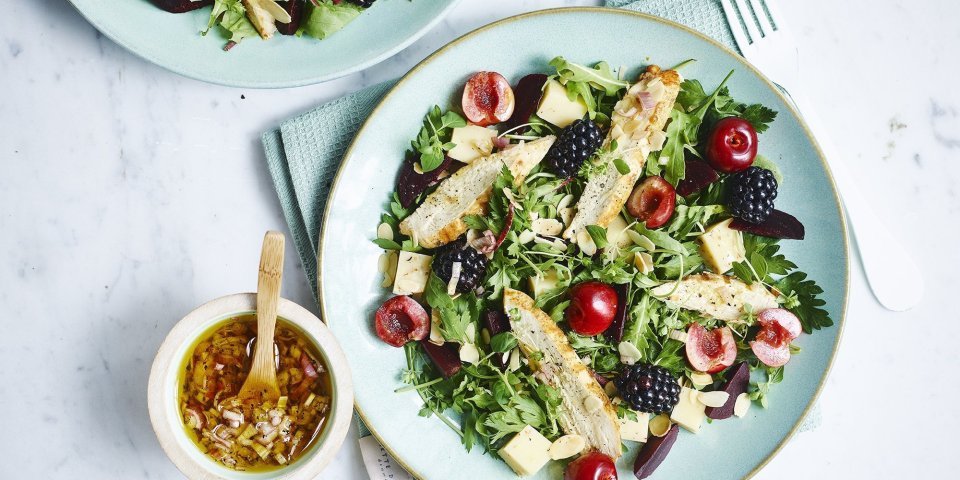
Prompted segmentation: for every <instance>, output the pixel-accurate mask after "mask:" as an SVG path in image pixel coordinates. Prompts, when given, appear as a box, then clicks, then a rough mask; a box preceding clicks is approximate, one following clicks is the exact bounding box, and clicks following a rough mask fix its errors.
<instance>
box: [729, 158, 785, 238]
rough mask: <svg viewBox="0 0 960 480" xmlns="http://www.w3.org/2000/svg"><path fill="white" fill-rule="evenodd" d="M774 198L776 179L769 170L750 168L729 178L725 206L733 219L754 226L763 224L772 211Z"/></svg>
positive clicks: (775, 195)
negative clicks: (728, 208) (727, 196)
mask: <svg viewBox="0 0 960 480" xmlns="http://www.w3.org/2000/svg"><path fill="white" fill-rule="evenodd" d="M776 198H777V179H776V178H774V176H773V172H771V171H770V170H766V169H763V168H760V167H750V168H748V169H746V170H744V171H742V172H740V173H737V174H735V175H734V176H733V177H732V178H730V194H729V198H728V199H727V205H728V206H729V207H730V213H731V214H733V216H734V217H737V218H739V219H741V220H744V221H746V222H750V223H754V224H759V223H763V221H764V220H766V219H767V217H769V216H770V212H772V211H773V200H774V199H776Z"/></svg>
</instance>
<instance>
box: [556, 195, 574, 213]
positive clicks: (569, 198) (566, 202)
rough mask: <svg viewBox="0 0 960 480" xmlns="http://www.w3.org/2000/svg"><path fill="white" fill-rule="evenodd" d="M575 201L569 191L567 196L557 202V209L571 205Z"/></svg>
mask: <svg viewBox="0 0 960 480" xmlns="http://www.w3.org/2000/svg"><path fill="white" fill-rule="evenodd" d="M571 203H573V194H572V193H569V194H567V195H566V196H565V197H563V198H561V199H560V202H558V203H557V211H558V212H559V211H560V210H563V209H564V208H567V207H569V206H570V204H571Z"/></svg>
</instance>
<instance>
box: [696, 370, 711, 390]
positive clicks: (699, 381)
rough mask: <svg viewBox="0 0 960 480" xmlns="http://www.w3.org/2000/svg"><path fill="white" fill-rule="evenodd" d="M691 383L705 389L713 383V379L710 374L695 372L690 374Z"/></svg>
mask: <svg viewBox="0 0 960 480" xmlns="http://www.w3.org/2000/svg"><path fill="white" fill-rule="evenodd" d="M690 382H691V383H693V384H694V385H696V386H698V387H704V386H707V385H710V384H711V383H713V377H712V376H710V374H709V373H703V372H694V373H692V374H690Z"/></svg>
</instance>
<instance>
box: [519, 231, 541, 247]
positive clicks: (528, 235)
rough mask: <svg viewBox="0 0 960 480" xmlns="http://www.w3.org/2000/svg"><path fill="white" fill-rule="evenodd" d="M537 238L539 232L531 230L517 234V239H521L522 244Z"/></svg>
mask: <svg viewBox="0 0 960 480" xmlns="http://www.w3.org/2000/svg"><path fill="white" fill-rule="evenodd" d="M535 238H537V234H535V233H533V231H531V230H524V231H522V232H520V235H517V239H518V240H520V243H521V244H524V245H526V244H528V243H530V242H532V241H533V239H535Z"/></svg>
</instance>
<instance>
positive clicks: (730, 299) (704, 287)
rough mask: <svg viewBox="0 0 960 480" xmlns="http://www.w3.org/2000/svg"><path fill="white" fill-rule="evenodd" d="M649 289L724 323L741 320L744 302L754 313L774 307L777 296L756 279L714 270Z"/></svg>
mask: <svg viewBox="0 0 960 480" xmlns="http://www.w3.org/2000/svg"><path fill="white" fill-rule="evenodd" d="M674 286H676V290H674ZM650 292H651V293H652V294H653V295H654V296H657V297H660V298H662V299H663V300H664V301H665V302H667V304H669V305H672V306H675V307H680V308H685V309H687V310H694V311H697V312H700V313H701V314H703V315H704V316H706V317H710V318H716V319H718V320H723V321H725V322H739V321H741V318H742V317H743V314H744V313H746V306H747V305H750V307H751V308H752V309H753V311H754V312H759V311H760V310H764V309H767V308H777V307H778V304H777V296H776V295H774V294H773V293H771V292H770V291H769V290H767V289H766V288H765V287H764V286H763V285H762V284H760V283H759V282H754V283H753V284H752V285H747V284H746V283H744V282H742V281H741V280H740V279H738V278H735V277H729V276H726V275H717V274H715V273H701V274H698V275H691V276H689V277H686V278H684V279H683V280H681V281H680V284H679V285H677V282H671V283H665V284H663V285H660V286H659V287H657V288H654V289H653V290H651V291H650Z"/></svg>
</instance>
